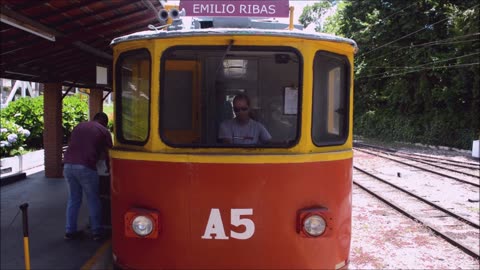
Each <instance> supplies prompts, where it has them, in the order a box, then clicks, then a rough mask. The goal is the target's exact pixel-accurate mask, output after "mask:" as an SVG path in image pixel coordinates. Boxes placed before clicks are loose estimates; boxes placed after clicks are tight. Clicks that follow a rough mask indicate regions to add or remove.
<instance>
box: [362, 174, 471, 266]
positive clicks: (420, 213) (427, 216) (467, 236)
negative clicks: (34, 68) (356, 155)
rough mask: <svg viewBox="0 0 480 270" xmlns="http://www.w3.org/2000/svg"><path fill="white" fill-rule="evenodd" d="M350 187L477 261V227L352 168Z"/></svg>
mask: <svg viewBox="0 0 480 270" xmlns="http://www.w3.org/2000/svg"><path fill="white" fill-rule="evenodd" d="M354 169H355V170H354V177H353V178H354V181H353V183H354V184H355V185H357V186H358V187H360V188H361V189H363V190H365V191H366V192H368V193H369V194H371V195H373V196H375V197H376V198H378V199H380V200H381V201H383V202H385V203H386V204H388V205H389V206H391V207H393V208H394V209H396V210H398V211H399V212H401V213H402V214H404V215H405V216H407V217H409V218H411V219H413V220H415V221H417V222H419V223H421V224H423V225H424V226H426V227H428V228H429V229H430V230H432V232H434V233H435V234H436V235H438V236H440V237H441V238H443V239H445V240H446V241H448V242H449V243H450V244H452V245H454V246H456V247H457V248H459V249H460V250H462V251H463V252H465V253H466V254H468V255H470V256H472V257H473V258H475V259H477V260H478V259H480V254H479V253H480V252H479V250H480V243H479V241H478V239H479V236H480V225H479V223H478V220H472V219H469V218H467V217H465V216H463V215H462V214H458V213H455V212H453V211H451V210H449V209H446V208H445V207H442V206H440V205H438V204H435V203H434V202H432V201H430V200H427V199H425V198H422V197H421V196H419V195H416V194H414V193H413V192H411V191H409V190H407V189H405V188H402V187H399V186H398V185H395V184H393V183H391V182H389V181H387V180H385V179H382V178H380V177H378V176H376V175H374V174H372V173H370V172H368V171H366V170H364V169H362V168H359V167H358V166H354Z"/></svg>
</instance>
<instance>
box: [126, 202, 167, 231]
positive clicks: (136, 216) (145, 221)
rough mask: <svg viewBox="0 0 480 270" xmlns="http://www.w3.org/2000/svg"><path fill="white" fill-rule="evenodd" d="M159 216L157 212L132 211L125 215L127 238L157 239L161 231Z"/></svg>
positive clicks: (146, 210) (136, 209)
mask: <svg viewBox="0 0 480 270" xmlns="http://www.w3.org/2000/svg"><path fill="white" fill-rule="evenodd" d="M158 216H159V214H158V212H157V211H155V210H148V209H139V208H135V209H131V210H129V211H128V212H127V213H125V218H124V222H125V236H127V237H134V238H157V237H158V233H159V231H160V224H159V218H158Z"/></svg>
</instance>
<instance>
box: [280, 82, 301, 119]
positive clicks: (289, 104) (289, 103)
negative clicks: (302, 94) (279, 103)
mask: <svg viewBox="0 0 480 270" xmlns="http://www.w3.org/2000/svg"><path fill="white" fill-rule="evenodd" d="M297 104H298V89H297V88H293V87H285V104H284V108H283V113H284V114H297Z"/></svg>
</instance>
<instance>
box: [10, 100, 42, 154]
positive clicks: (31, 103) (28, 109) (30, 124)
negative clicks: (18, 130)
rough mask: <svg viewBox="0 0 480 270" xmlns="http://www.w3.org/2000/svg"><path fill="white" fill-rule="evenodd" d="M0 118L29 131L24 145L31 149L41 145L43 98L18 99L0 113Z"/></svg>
mask: <svg viewBox="0 0 480 270" xmlns="http://www.w3.org/2000/svg"><path fill="white" fill-rule="evenodd" d="M1 114H2V115H1V118H2V119H5V120H8V121H11V122H13V123H15V124H17V125H19V126H21V127H23V128H25V129H27V130H29V131H30V136H29V137H28V138H27V139H26V141H25V143H26V144H27V145H28V146H29V147H31V148H41V147H42V145H43V96H38V97H35V98H28V97H26V98H20V99H17V100H15V101H13V102H10V103H9V104H8V106H7V107H6V108H4V109H2V111H1Z"/></svg>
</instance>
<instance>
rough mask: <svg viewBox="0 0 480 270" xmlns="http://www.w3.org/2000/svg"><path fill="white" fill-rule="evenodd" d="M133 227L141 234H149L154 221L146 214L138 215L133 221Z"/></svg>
mask: <svg viewBox="0 0 480 270" xmlns="http://www.w3.org/2000/svg"><path fill="white" fill-rule="evenodd" d="M132 229H133V231H134V232H135V233H136V234H138V235H140V236H146V235H149V234H150V233H151V232H152V229H153V221H152V220H151V219H150V218H148V217H146V216H137V217H136V218H134V219H133V221H132Z"/></svg>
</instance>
